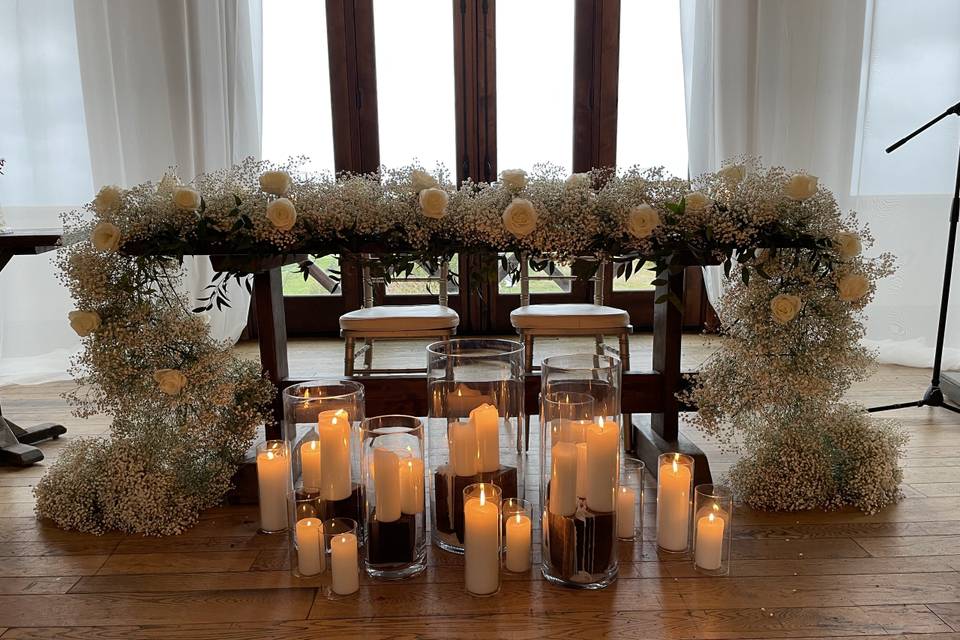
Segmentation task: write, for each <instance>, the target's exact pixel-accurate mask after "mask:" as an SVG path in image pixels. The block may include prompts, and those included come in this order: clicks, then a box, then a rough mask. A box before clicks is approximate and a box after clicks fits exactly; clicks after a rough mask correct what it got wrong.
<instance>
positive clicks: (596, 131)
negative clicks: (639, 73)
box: [573, 0, 620, 171]
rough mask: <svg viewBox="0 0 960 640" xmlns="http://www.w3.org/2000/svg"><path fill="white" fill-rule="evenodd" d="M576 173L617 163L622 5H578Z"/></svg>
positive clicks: (594, 0)
mask: <svg viewBox="0 0 960 640" xmlns="http://www.w3.org/2000/svg"><path fill="white" fill-rule="evenodd" d="M573 68H574V74H573V78H574V81H573V170H574V171H589V170H590V169H593V168H601V167H613V166H614V165H616V162H617V99H618V91H619V76H620V0H577V4H576V13H575V17H574V54H573Z"/></svg>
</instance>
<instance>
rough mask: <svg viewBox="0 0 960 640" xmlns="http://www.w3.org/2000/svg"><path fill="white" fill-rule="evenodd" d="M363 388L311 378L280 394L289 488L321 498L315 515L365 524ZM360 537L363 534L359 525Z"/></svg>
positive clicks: (346, 383) (347, 381) (349, 382)
mask: <svg viewBox="0 0 960 640" xmlns="http://www.w3.org/2000/svg"><path fill="white" fill-rule="evenodd" d="M364 417H365V416H364V394H363V385H361V384H359V383H357V382H353V381H350V380H314V381H311V382H303V383H300V384H296V385H292V386H289V387H287V388H286V389H284V390H283V436H284V440H285V441H286V442H287V445H288V447H289V450H290V463H291V474H292V479H293V488H294V490H295V491H297V492H298V494H300V495H301V496H303V497H306V496H310V495H314V494H319V497H320V502H319V505H320V513H319V514H318V517H320V518H322V519H328V518H350V519H352V520H355V521H357V522H359V523H360V524H361V525H362V524H363V522H364V517H365V507H364V498H363V482H362V474H361V460H360V458H361V441H362V437H361V429H362V425H363V419H364ZM358 533H359V534H360V535H361V536H362V535H363V527H362V526H361V528H360V530H359V531H358Z"/></svg>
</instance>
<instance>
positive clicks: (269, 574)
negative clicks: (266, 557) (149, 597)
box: [70, 571, 321, 593]
mask: <svg viewBox="0 0 960 640" xmlns="http://www.w3.org/2000/svg"><path fill="white" fill-rule="evenodd" d="M320 584H321V581H320V580H318V579H314V580H304V579H300V578H296V577H294V576H293V574H291V573H290V572H289V571H244V572H233V571H231V572H223V573H162V574H158V573H148V574H129V575H98V576H85V577H83V578H80V579H79V580H78V581H77V583H76V584H75V585H74V586H73V587H72V588H71V589H70V593H153V592H166V591H224V590H239V589H299V588H315V587H318V586H320Z"/></svg>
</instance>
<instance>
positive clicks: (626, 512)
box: [617, 487, 637, 540]
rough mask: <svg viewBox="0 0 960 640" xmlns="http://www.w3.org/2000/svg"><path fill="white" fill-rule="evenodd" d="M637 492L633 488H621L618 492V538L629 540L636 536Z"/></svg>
mask: <svg viewBox="0 0 960 640" xmlns="http://www.w3.org/2000/svg"><path fill="white" fill-rule="evenodd" d="M636 499H637V492H636V491H634V490H633V489H632V488H631V487H620V490H619V491H618V492H617V537H618V538H623V539H625V540H626V539H628V538H633V536H634V535H635V534H636V519H637V514H636Z"/></svg>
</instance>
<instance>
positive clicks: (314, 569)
mask: <svg viewBox="0 0 960 640" xmlns="http://www.w3.org/2000/svg"><path fill="white" fill-rule="evenodd" d="M322 534H323V523H322V522H320V519H319V518H301V519H300V520H297V568H298V569H299V571H300V575H303V576H312V575H315V574H318V573H320V572H321V571H323V565H324V561H323V557H324V554H323V553H321V552H320V551H321V550H320V538H321V535H322Z"/></svg>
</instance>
